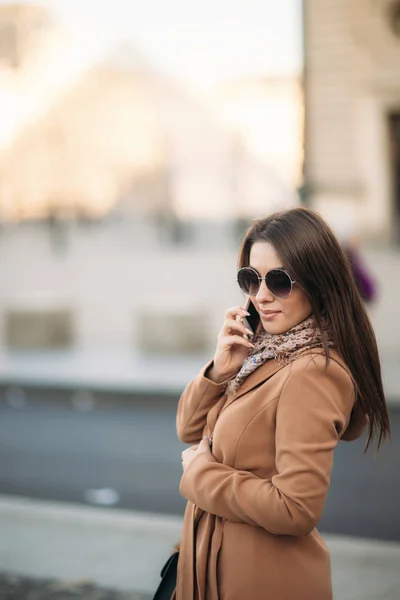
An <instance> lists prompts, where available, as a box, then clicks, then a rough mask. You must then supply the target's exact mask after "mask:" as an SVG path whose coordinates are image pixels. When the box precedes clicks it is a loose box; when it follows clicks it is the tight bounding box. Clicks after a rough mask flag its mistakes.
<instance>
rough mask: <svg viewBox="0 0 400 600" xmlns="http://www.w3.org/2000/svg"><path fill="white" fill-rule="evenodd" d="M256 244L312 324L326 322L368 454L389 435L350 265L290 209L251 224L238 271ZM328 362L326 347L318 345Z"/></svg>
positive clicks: (309, 218) (368, 328)
mask: <svg viewBox="0 0 400 600" xmlns="http://www.w3.org/2000/svg"><path fill="white" fill-rule="evenodd" d="M255 242H269V243H271V244H272V246H273V247H274V249H275V251H276V252H277V253H278V255H279V257H280V258H281V260H282V261H283V264H284V265H285V268H286V269H287V271H288V272H289V273H290V275H291V276H292V278H293V279H294V280H295V281H296V282H298V283H299V285H300V286H301V287H302V288H303V289H304V291H305V292H306V293H307V295H308V296H309V300H310V302H311V306H312V310H313V315H314V317H315V320H316V324H317V326H318V327H319V328H321V329H322V317H323V316H324V317H325V318H326V319H327V322H328V324H329V327H330V329H331V336H332V340H333V343H334V345H335V347H336V349H337V351H338V352H339V354H340V355H341V357H342V358H343V360H344V362H345V363H346V365H347V367H348V368H349V370H350V372H351V374H352V377H353V381H354V385H355V389H356V395H357V400H356V402H358V403H359V404H360V406H361V408H362V410H363V412H364V413H365V414H367V415H368V417H369V435H368V439H367V443H366V447H365V451H367V450H368V448H369V446H370V444H371V442H372V440H373V439H374V438H375V437H376V436H377V437H378V443H377V448H378V449H379V447H380V445H381V442H382V441H383V440H384V439H386V438H388V437H390V424H389V415H388V411H387V406H386V402H385V396H384V392H383V385H382V376H381V367H380V361H379V353H378V347H377V343H376V339H375V334H374V331H373V328H372V325H371V322H370V320H369V317H368V315H367V311H366V309H365V306H364V304H363V301H362V299H361V296H360V294H359V292H358V290H357V287H356V284H355V281H354V277H353V274H352V271H351V268H350V264H349V261H348V259H347V257H346V255H345V253H344V252H343V250H342V249H341V247H340V245H339V243H338V241H337V239H336V237H335V235H334V234H333V232H332V230H331V229H330V228H329V226H328V225H327V224H326V223H325V221H324V220H323V219H322V218H321V217H320V216H319V215H318V214H317V213H315V212H313V211H311V210H308V209H305V208H294V209H291V210H287V211H284V212H280V213H275V214H273V215H271V216H269V217H267V218H266V219H259V220H257V221H254V222H253V223H252V225H251V226H250V228H249V229H248V231H247V233H246V234H245V237H244V240H243V242H242V245H241V248H240V251H239V268H240V267H244V266H248V265H249V262H250V251H251V247H252V246H253V244H254V243H255ZM323 347H324V351H325V355H326V360H327V364H328V362H329V346H328V343H327V340H325V341H324V342H323Z"/></svg>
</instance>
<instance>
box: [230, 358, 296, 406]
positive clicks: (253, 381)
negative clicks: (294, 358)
mask: <svg viewBox="0 0 400 600" xmlns="http://www.w3.org/2000/svg"><path fill="white" fill-rule="evenodd" d="M286 366H287V365H286V363H283V362H279V361H278V360H274V359H270V360H268V361H267V362H265V363H264V364H262V365H260V366H259V367H258V369H256V370H255V371H253V373H250V375H249V376H248V377H247V379H246V380H245V381H244V382H243V384H242V385H241V386H240V388H239V389H238V390H237V392H235V394H233V396H230V397H229V399H228V400H227V402H226V403H225V405H224V408H223V410H225V408H227V407H228V406H229V405H230V404H232V402H234V401H235V400H237V399H238V398H240V397H241V396H243V394H246V393H247V392H249V391H250V390H252V389H253V388H255V387H257V386H258V385H260V383H263V382H264V381H267V379H269V378H270V377H272V375H274V374H275V373H276V372H277V371H279V370H280V369H283V367H286Z"/></svg>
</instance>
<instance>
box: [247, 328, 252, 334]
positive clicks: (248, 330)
mask: <svg viewBox="0 0 400 600" xmlns="http://www.w3.org/2000/svg"><path fill="white" fill-rule="evenodd" d="M246 331H247V333H248V334H249V335H253V332H252V330H251V329H247V327H246Z"/></svg>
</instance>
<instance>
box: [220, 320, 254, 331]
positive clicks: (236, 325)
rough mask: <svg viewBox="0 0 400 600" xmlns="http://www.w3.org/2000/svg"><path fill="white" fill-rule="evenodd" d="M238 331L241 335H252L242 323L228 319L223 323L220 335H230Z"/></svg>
mask: <svg viewBox="0 0 400 600" xmlns="http://www.w3.org/2000/svg"><path fill="white" fill-rule="evenodd" d="M238 331H240V332H241V333H243V335H253V332H252V331H251V329H249V328H248V327H246V325H244V323H242V322H241V321H234V320H233V319H228V320H227V321H225V323H224V326H223V328H222V335H231V334H232V333H233V332H238Z"/></svg>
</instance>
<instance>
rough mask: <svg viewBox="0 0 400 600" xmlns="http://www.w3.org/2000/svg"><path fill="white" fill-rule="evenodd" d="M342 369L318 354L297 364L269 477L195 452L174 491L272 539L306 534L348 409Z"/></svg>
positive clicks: (283, 402) (349, 392)
mask: <svg viewBox="0 0 400 600" xmlns="http://www.w3.org/2000/svg"><path fill="white" fill-rule="evenodd" d="M354 398H355V394H354V388H353V383H352V381H351V379H350V377H349V375H348V374H347V373H346V371H345V370H344V369H343V368H342V367H341V366H340V365H338V364H337V363H336V362H335V361H333V360H331V361H330V363H329V365H328V367H327V368H326V367H325V358H324V357H323V356H319V357H317V358H315V359H313V360H311V361H310V359H309V357H308V358H307V359H306V360H304V358H301V359H297V360H296V361H294V362H293V363H292V365H291V369H290V372H289V376H288V378H287V379H286V382H285V384H284V385H283V388H282V391H281V394H280V397H279V399H278V404H277V412H276V434H275V435H276V439H275V442H276V457H275V461H276V470H277V473H276V474H275V475H274V476H273V477H272V478H271V479H262V478H260V477H258V476H256V475H254V474H253V473H251V472H248V471H241V470H237V469H234V468H232V467H230V466H227V465H224V464H221V463H219V462H217V461H216V460H215V458H214V457H213V455H212V454H211V453H202V454H199V455H198V456H197V457H196V458H195V459H193V461H192V462H191V463H190V465H189V466H188V468H187V469H186V470H185V472H184V474H183V477H182V479H181V484H180V491H181V493H182V495H183V496H185V497H186V498H187V499H188V500H191V501H192V502H193V503H194V504H196V505H197V506H199V507H200V508H202V509H203V510H205V511H207V512H209V513H211V514H214V515H217V516H219V517H222V518H224V519H227V520H229V521H236V522H239V523H249V524H250V525H255V526H259V527H263V528H264V529H266V530H267V531H269V532H270V533H272V534H275V535H294V536H298V535H305V534H307V533H309V532H310V531H312V529H313V528H314V527H315V525H316V524H317V522H318V521H319V519H320V517H321V514H322V510H323V506H324V503H325V498H326V495H327V492H328V489H329V484H330V473H331V469H332V465H333V452H334V449H335V447H336V445H337V443H338V440H339V438H340V435H341V433H342V432H343V431H344V430H345V427H346V425H347V423H348V420H349V417H350V412H351V409H352V406H353V404H354Z"/></svg>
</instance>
